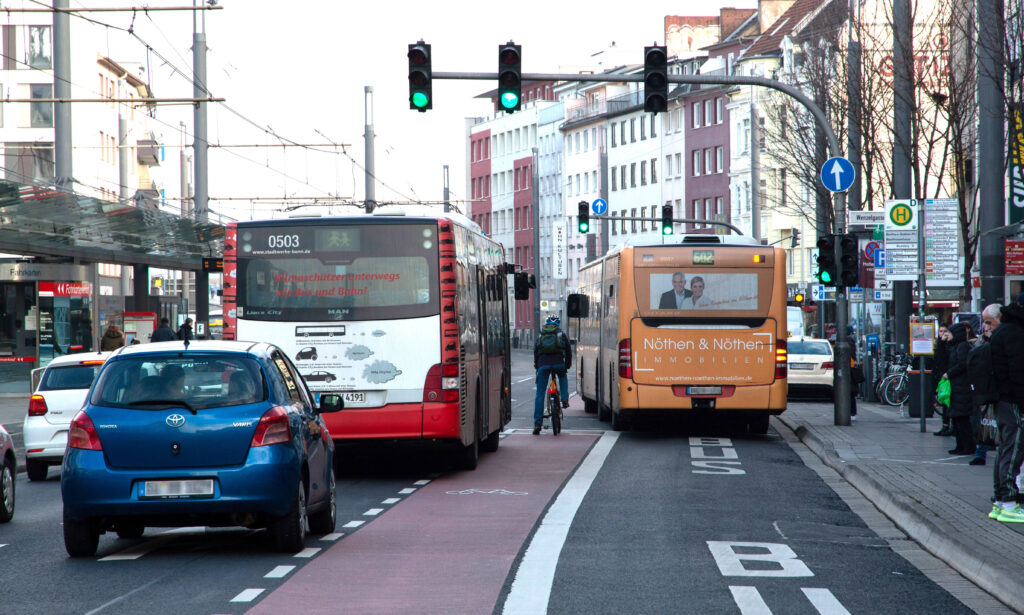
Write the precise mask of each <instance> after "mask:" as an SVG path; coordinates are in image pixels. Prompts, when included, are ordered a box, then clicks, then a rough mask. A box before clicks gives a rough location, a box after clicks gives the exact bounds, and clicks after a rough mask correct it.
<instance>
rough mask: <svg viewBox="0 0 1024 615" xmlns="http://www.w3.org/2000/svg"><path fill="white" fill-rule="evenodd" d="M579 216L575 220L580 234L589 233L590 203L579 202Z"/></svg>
mask: <svg viewBox="0 0 1024 615" xmlns="http://www.w3.org/2000/svg"><path fill="white" fill-rule="evenodd" d="M579 207H580V210H579V215H578V217H577V218H576V221H577V224H579V229H580V232H581V233H589V232H590V203H588V202H586V201H580V203H579Z"/></svg>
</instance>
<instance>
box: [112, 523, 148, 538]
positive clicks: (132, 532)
mask: <svg viewBox="0 0 1024 615" xmlns="http://www.w3.org/2000/svg"><path fill="white" fill-rule="evenodd" d="M114 529H115V530H116V531H117V537H118V538H141V537H142V534H144V533H145V531H146V526H145V525H142V524H141V523H138V522H135V521H122V522H121V523H118V524H117V526H115V528H114Z"/></svg>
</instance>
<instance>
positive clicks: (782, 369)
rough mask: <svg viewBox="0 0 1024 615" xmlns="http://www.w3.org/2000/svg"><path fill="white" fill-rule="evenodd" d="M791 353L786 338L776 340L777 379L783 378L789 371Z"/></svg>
mask: <svg viewBox="0 0 1024 615" xmlns="http://www.w3.org/2000/svg"><path fill="white" fill-rule="evenodd" d="M788 368H789V355H788V353H787V352H786V340H784V339H776V340H775V379H776V380H781V379H783V378H785V377H786V375H787V374H788V373H789V369H788Z"/></svg>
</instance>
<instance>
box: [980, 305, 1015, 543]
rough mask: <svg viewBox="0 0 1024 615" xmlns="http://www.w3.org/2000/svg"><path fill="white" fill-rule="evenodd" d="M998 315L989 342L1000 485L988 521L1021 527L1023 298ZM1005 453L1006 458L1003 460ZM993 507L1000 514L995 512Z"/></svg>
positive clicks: (1001, 310) (1004, 308)
mask: <svg viewBox="0 0 1024 615" xmlns="http://www.w3.org/2000/svg"><path fill="white" fill-rule="evenodd" d="M999 313H1000V315H1001V316H1000V319H999V323H1000V324H999V326H998V327H996V328H995V330H994V331H992V337H990V338H989V342H988V343H989V344H990V345H991V347H992V376H993V378H994V379H995V384H996V389H997V390H998V395H999V401H998V402H997V403H996V424H997V425H998V426H999V457H1000V459H999V460H998V461H997V463H996V467H997V468H998V472H999V474H1000V478H999V481H998V482H999V483H1000V485H999V486H998V487H997V489H996V497H995V504H994V506H993V510H992V513H989V517H990V518H993V519H997V520H998V521H1002V522H1010V523H1024V509H1021V506H1020V502H1021V501H1024V496H1022V494H1021V490H1020V487H1018V485H1017V480H1016V479H1017V474H1019V473H1020V469H1021V465H1022V463H1024V429H1021V408H1024V294H1021V295H1019V296H1018V297H1017V300H1016V301H1014V302H1013V303H1010V304H1009V305H1007V306H1004V307H1003V308H1002V309H1000V310H999ZM1004 451H1005V455H1006V456H1007V457H1008V458H1005V459H1004ZM1003 468H1005V470H1004V469H1003ZM996 507H999V508H1001V509H1002V510H1001V511H997V510H996ZM996 513H998V514H996ZM993 515H995V516H993Z"/></svg>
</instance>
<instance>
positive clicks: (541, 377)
mask: <svg viewBox="0 0 1024 615" xmlns="http://www.w3.org/2000/svg"><path fill="white" fill-rule="evenodd" d="M560 325H561V320H560V319H559V318H558V316H549V317H548V319H547V322H545V323H544V326H543V327H541V330H540V335H539V336H538V337H537V343H536V344H534V345H533V368H534V369H536V370H537V397H536V399H535V400H534V403H533V435H535V436H536V435H538V434H539V433H540V428H541V424H542V421H543V419H544V396H545V395H546V394H547V391H548V382H549V381H550V380H551V374H552V372H554V373H555V374H557V375H558V390H559V393H560V394H561V396H562V407H563V408H567V407H569V379H568V378H567V377H566V375H565V372H566V370H568V369H569V368H570V367H572V347H571V346H570V345H569V337H568V336H567V335H566V334H565V333H564V332H562V330H561V328H560Z"/></svg>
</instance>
